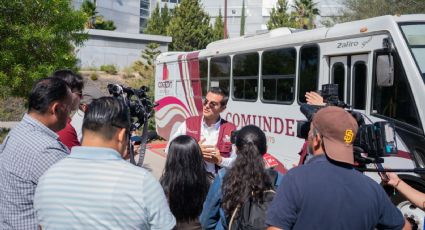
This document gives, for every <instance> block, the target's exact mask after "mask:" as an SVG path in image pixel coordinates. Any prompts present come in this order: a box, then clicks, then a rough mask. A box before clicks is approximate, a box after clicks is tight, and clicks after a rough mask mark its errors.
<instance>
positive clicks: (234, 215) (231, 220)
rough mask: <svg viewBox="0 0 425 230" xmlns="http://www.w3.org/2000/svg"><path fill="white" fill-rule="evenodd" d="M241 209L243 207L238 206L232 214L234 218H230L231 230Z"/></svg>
mask: <svg viewBox="0 0 425 230" xmlns="http://www.w3.org/2000/svg"><path fill="white" fill-rule="evenodd" d="M240 208H241V205H240V204H238V206H236V208H235V210H234V211H233V213H232V217H231V218H230V222H229V225H228V226H229V230H232V225H233V221H235V218H236V214H237V213H238V211H239V209H240Z"/></svg>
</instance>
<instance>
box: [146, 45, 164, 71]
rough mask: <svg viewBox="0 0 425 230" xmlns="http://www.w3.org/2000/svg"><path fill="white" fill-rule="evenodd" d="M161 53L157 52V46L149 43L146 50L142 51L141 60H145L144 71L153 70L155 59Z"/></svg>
mask: <svg viewBox="0 0 425 230" xmlns="http://www.w3.org/2000/svg"><path fill="white" fill-rule="evenodd" d="M160 53H161V51H160V50H159V44H158V43H154V42H151V43H149V44H148V45H147V46H146V48H145V49H144V50H143V51H142V58H143V60H145V62H146V65H145V70H148V69H151V70H153V69H154V66H155V65H154V64H155V63H154V61H155V58H156V57H157V56H158V55H159V54H160Z"/></svg>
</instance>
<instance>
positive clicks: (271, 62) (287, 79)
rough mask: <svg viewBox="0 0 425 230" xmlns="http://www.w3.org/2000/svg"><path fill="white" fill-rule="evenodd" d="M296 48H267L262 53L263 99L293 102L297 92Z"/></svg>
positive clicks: (272, 101) (274, 101)
mask: <svg viewBox="0 0 425 230" xmlns="http://www.w3.org/2000/svg"><path fill="white" fill-rule="evenodd" d="M296 56H297V53H296V50H295V48H283V49H276V50H266V51H264V52H263V55H262V70H261V81H262V86H263V89H262V91H261V95H262V100H263V101H264V102H271V103H292V102H293V101H294V94H295V67H296Z"/></svg>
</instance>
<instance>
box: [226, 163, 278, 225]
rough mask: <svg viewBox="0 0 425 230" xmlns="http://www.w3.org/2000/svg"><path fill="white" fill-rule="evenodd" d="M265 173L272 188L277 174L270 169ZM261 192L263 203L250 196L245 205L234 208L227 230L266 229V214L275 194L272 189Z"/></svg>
mask: <svg viewBox="0 0 425 230" xmlns="http://www.w3.org/2000/svg"><path fill="white" fill-rule="evenodd" d="M267 173H268V174H269V176H270V179H272V180H271V181H272V184H273V186H274V184H275V181H276V178H277V177H278V174H277V172H276V171H274V170H272V169H270V170H267ZM263 192H264V202H262V203H260V202H259V201H258V200H256V199H254V197H252V196H251V197H250V198H249V199H248V200H247V201H245V203H243V204H242V205H238V206H237V207H236V209H235V210H234V211H233V213H232V215H231V217H230V222H229V230H239V229H241V230H242V229H246V230H257V229H266V228H267V225H266V213H267V209H268V207H269V205H270V203H271V202H272V200H273V198H274V195H275V194H276V192H275V191H274V187H273V189H271V190H266V191H263Z"/></svg>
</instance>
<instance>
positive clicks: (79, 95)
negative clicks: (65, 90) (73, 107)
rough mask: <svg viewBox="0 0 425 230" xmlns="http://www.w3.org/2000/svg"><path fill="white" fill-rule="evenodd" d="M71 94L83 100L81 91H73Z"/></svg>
mask: <svg viewBox="0 0 425 230" xmlns="http://www.w3.org/2000/svg"><path fill="white" fill-rule="evenodd" d="M72 93H75V94H76V95H77V96H78V97H79V98H80V99H81V98H83V92H81V91H75V92H72Z"/></svg>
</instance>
